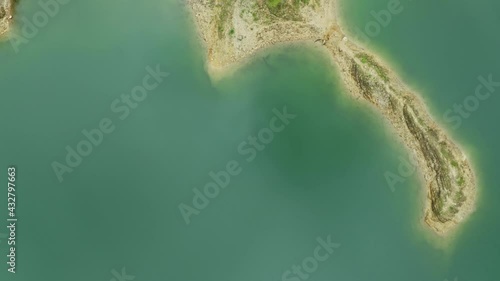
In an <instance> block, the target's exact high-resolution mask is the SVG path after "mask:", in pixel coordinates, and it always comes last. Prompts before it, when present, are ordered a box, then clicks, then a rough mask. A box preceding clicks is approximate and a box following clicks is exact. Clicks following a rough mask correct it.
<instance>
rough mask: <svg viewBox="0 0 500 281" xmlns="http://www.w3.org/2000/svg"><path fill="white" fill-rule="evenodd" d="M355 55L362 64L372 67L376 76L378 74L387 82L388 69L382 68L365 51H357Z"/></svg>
mask: <svg viewBox="0 0 500 281" xmlns="http://www.w3.org/2000/svg"><path fill="white" fill-rule="evenodd" d="M356 57H357V58H358V59H359V60H360V61H361V62H362V63H364V64H367V65H369V66H370V67H372V68H373V69H374V70H375V72H377V74H378V76H380V78H382V80H384V81H385V82H388V81H389V76H388V71H387V69H385V68H383V67H382V66H380V65H379V64H378V63H377V62H376V61H375V59H374V58H373V57H372V56H370V55H368V54H365V53H359V54H357V55H356Z"/></svg>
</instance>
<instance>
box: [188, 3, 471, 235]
mask: <svg viewBox="0 0 500 281" xmlns="http://www.w3.org/2000/svg"><path fill="white" fill-rule="evenodd" d="M186 1H187V2H186V4H187V8H188V10H189V11H190V12H191V13H192V17H193V19H194V21H195V23H196V26H197V29H198V34H199V37H200V40H201V41H202V42H203V44H204V46H205V48H206V59H207V70H208V72H209V74H210V76H211V77H212V78H213V79H217V78H218V77H221V76H223V75H225V73H227V72H228V71H229V70H231V69H235V68H237V67H239V66H241V65H242V64H243V63H244V62H246V61H248V60H249V59H251V58H252V56H253V55H255V54H256V53H257V52H258V51H259V50H262V49H265V48H268V47H272V46H276V45H277V44H284V43H292V42H306V43H307V42H309V43H311V44H316V45H318V46H319V47H320V48H321V49H323V50H324V51H326V52H327V53H328V54H329V57H330V58H331V61H332V64H335V65H336V69H337V70H339V71H340V75H341V78H342V80H343V83H344V86H345V88H346V89H347V91H348V92H349V93H350V94H351V95H352V97H353V98H354V99H356V100H359V101H363V102H366V103H368V104H369V105H371V106H372V107H373V108H374V109H375V110H376V111H378V112H379V113H380V114H381V115H382V116H384V117H385V120H386V121H387V123H388V124H389V125H390V127H391V128H392V129H393V131H394V132H395V134H396V135H398V136H399V138H400V140H401V141H402V142H403V143H404V144H405V146H406V147H407V149H408V150H409V151H410V152H411V153H412V154H413V155H414V156H415V159H417V160H416V161H417V163H418V169H419V171H420V173H421V176H422V185H423V186H424V188H425V193H426V200H425V204H424V205H425V206H424V208H425V209H424V217H423V221H424V222H425V223H426V224H427V225H428V226H429V227H430V228H431V229H432V230H434V231H435V232H436V233H437V234H439V235H441V236H446V235H448V234H449V233H451V232H452V230H454V229H456V227H457V226H458V225H459V224H461V223H462V222H463V221H465V220H466V219H467V218H468V217H469V216H470V215H471V213H472V212H473V211H474V209H475V202H476V197H477V196H476V194H477V187H476V178H475V175H474V172H473V170H472V167H471V163H470V161H469V160H468V159H467V157H466V155H465V153H464V151H463V150H462V149H461V148H460V147H459V146H458V145H457V144H456V143H455V142H454V141H453V140H451V139H450V137H449V136H448V135H447V133H446V132H445V131H444V129H443V128H441V127H440V126H439V125H438V124H437V123H436V122H435V121H434V120H433V119H432V117H431V116H430V114H429V111H428V110H427V108H426V107H425V105H424V103H423V101H422V100H421V99H420V97H419V96H418V95H417V94H416V93H414V92H413V91H412V90H411V89H409V87H408V86H406V85H405V84H404V83H403V82H402V81H401V80H400V79H399V78H398V76H397V75H396V73H394V72H393V71H392V70H391V69H390V68H389V67H388V66H387V65H386V64H385V63H384V62H383V61H382V60H381V59H379V58H378V57H377V56H376V55H375V54H373V53H372V52H370V51H369V50H366V49H364V48H363V47H362V46H361V45H360V44H359V43H357V42H355V41H353V40H351V39H350V38H349V36H348V35H347V34H345V33H344V31H343V28H342V23H341V20H340V19H341V18H340V17H339V13H338V12H339V9H338V1H337V0H186Z"/></svg>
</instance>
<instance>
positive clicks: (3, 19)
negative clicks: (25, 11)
mask: <svg viewBox="0 0 500 281" xmlns="http://www.w3.org/2000/svg"><path fill="white" fill-rule="evenodd" d="M13 2H14V1H13V0H0V37H2V36H4V35H5V34H7V32H8V31H9V29H10V25H11V23H12V18H13V16H12V13H13Z"/></svg>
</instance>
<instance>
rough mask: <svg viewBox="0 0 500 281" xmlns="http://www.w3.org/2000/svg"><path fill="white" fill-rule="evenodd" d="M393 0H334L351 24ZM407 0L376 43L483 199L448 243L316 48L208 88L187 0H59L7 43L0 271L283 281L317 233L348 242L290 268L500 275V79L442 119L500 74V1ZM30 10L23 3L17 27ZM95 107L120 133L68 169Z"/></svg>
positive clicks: (392, 275) (418, 280)
mask: <svg viewBox="0 0 500 281" xmlns="http://www.w3.org/2000/svg"><path fill="white" fill-rule="evenodd" d="M387 3H388V1H387V0H371V1H368V0H354V1H349V2H347V1H344V2H343V15H344V17H345V21H346V24H347V26H348V28H349V29H354V28H355V27H359V28H363V27H364V26H365V25H366V24H367V23H369V22H370V21H372V20H373V16H372V15H371V14H370V12H371V11H379V10H382V9H385V8H386V7H387ZM401 5H402V6H403V7H404V9H403V11H402V12H401V13H400V14H398V15H394V16H393V18H392V20H391V22H390V24H388V25H387V27H384V28H381V30H380V32H379V34H377V35H376V36H374V37H372V38H371V40H370V42H369V43H368V46H369V47H370V48H371V49H373V50H375V51H376V52H377V53H379V54H381V56H382V57H383V58H384V59H385V60H386V61H387V62H389V63H390V64H391V65H392V66H393V67H394V69H395V70H397V71H398V73H399V74H400V76H401V78H402V79H403V80H404V81H405V82H406V83H407V84H408V85H410V86H411V87H412V88H413V89H415V90H417V91H419V92H420V93H421V95H422V97H423V98H424V100H425V101H426V103H427V104H428V106H429V109H430V111H431V112H432V114H433V116H434V117H435V119H436V120H437V121H439V122H440V123H441V124H443V125H444V126H445V127H446V128H448V131H449V132H450V134H451V135H452V136H453V137H454V138H455V139H456V140H457V141H458V142H459V143H460V144H461V145H462V146H463V147H464V148H466V151H467V153H468V155H469V157H470V158H471V159H472V161H473V164H474V167H475V168H476V171H477V174H478V178H479V182H480V200H479V202H478V209H477V211H476V213H474V215H473V216H472V217H471V218H470V220H469V221H468V222H467V223H466V224H464V226H463V227H462V228H461V229H460V231H459V232H458V233H457V235H455V236H454V237H453V238H450V239H448V240H447V241H443V240H442V239H438V238H436V237H434V236H433V235H431V234H430V233H429V232H428V231H426V230H425V229H422V227H421V225H420V218H421V196H422V193H421V189H422V188H421V186H420V182H419V179H418V174H413V175H411V176H409V177H407V178H406V179H405V182H404V183H401V184H398V185H397V186H396V187H395V191H394V192H392V191H391V189H390V188H389V186H388V184H387V182H386V180H385V178H384V173H386V172H388V171H391V172H397V169H398V165H399V164H400V161H401V160H400V158H401V157H403V158H404V157H407V156H406V152H405V149H404V147H403V146H402V145H401V144H400V143H399V142H398V140H397V138H394V136H393V135H392V133H391V132H390V131H389V130H388V129H387V128H386V126H385V125H384V122H383V121H382V120H381V119H380V116H379V115H377V113H376V112H373V111H372V110H371V109H370V108H369V107H368V106H367V105H365V104H362V103H356V102H355V101H353V100H352V99H350V98H349V96H348V94H347V93H346V92H345V90H344V88H343V85H342V83H341V81H340V77H339V75H338V74H337V73H336V71H335V69H332V68H331V67H330V66H329V65H328V63H327V62H326V61H327V60H326V59H325V58H324V57H323V56H322V55H321V54H320V53H319V52H316V51H314V50H311V49H309V48H305V47H285V48H281V49H276V50H272V51H269V52H268V53H267V54H266V55H265V56H259V57H258V58H256V60H255V61H253V62H252V63H250V64H249V65H247V66H245V67H244V68H243V69H241V70H239V71H238V72H237V73H235V74H234V75H233V76H231V77H229V78H227V79H224V80H223V81H221V82H220V83H219V84H217V85H213V84H212V83H211V82H210V79H209V78H208V76H207V74H206V73H205V70H204V66H203V60H204V57H203V50H202V48H201V46H200V44H199V42H197V41H196V36H195V32H194V27H193V25H192V23H191V21H190V19H189V18H188V15H187V13H186V12H185V11H184V10H183V9H182V8H181V7H180V5H179V1H164V0H152V1H147V2H144V3H142V2H141V3H132V2H128V1H125V2H124V1H118V0H110V1H106V2H102V1H96V0H89V1H70V2H69V3H68V4H66V5H64V6H61V7H60V11H59V12H58V13H57V14H56V15H55V16H54V17H51V18H50V19H49V22H48V23H47V25H46V26H44V27H43V28H40V30H38V31H37V32H36V34H35V36H34V37H33V38H31V39H29V42H27V43H25V44H21V45H19V46H18V47H19V49H18V52H17V53H16V52H15V51H14V49H13V47H12V46H11V44H10V43H9V42H8V41H7V42H2V43H0V89H1V90H0V91H1V97H2V102H0V114H1V118H0V128H2V129H3V134H2V141H1V142H0V159H1V160H0V161H1V163H2V165H1V167H2V169H5V170H7V167H8V166H9V165H15V166H16V167H17V180H16V183H17V187H18V189H17V191H16V196H17V209H16V212H17V216H18V222H17V229H16V230H17V236H16V239H17V240H16V241H17V244H16V246H17V252H16V257H17V260H16V261H17V264H16V271H17V273H16V274H15V275H13V274H11V273H8V272H7V265H6V262H7V257H6V255H7V254H8V253H7V250H8V245H7V241H6V239H5V237H4V236H2V235H1V234H6V233H7V230H6V228H5V227H3V226H2V227H1V228H0V261H2V263H3V264H4V269H2V270H1V271H0V280H2V281H3V280H20V281H31V280H43V281H45V280H46V281H63V280H71V281H84V280H85V281H87V280H93V281H101V280H102V281H110V280H113V278H114V280H115V281H121V280H119V279H120V278H118V277H117V276H116V275H117V274H118V275H120V272H121V271H122V268H125V271H126V273H127V278H128V279H123V276H122V279H123V280H124V281H125V280H127V281H130V280H137V281H140V280H148V281H153V280H178V281H198V280H199V281H273V280H276V281H278V280H284V279H283V274H284V273H285V272H286V271H287V270H293V269H292V268H293V266H294V265H301V264H302V262H303V261H304V260H305V259H307V257H310V256H312V255H313V252H314V251H315V249H316V247H317V246H318V245H319V244H318V243H319V242H318V239H323V240H327V237H328V236H330V237H331V240H332V241H333V242H335V243H336V244H340V247H338V248H336V249H335V250H334V251H333V253H331V254H330V255H329V256H328V258H327V259H326V260H325V261H321V262H319V263H318V265H317V268H315V269H314V270H313V271H312V272H311V273H308V276H307V278H306V277H304V278H299V277H297V276H296V279H289V280H292V281H298V280H306V279H307V280H313V281H331V280H342V281H361V280H376V281H396V280H397V281H400V280H404V281H423V280H425V281H444V280H446V279H447V280H449V281H455V280H457V281H458V280H460V281H467V280H474V281H495V280H498V278H499V277H498V276H500V269H499V267H498V265H499V264H500V240H499V239H498V237H500V219H499V218H498V213H499V211H500V207H499V205H498V203H497V202H498V200H499V199H500V185H499V183H498V179H497V178H498V176H497V175H498V174H497V173H498V163H497V162H498V161H497V158H498V156H499V155H500V147H499V146H498V143H500V131H499V130H498V124H497V123H498V120H499V117H500V111H498V107H499V105H500V88H498V89H497V90H496V92H493V93H492V95H491V97H489V98H488V99H487V100H485V101H481V103H480V104H479V107H478V108H477V110H475V111H473V112H470V116H469V117H468V118H463V119H462V123H461V125H460V126H459V127H458V128H454V126H452V125H453V124H452V123H450V122H449V121H447V118H446V117H445V112H447V110H449V109H453V106H454V104H460V103H463V102H464V100H465V99H466V98H467V97H469V96H471V95H473V94H474V90H475V88H476V86H477V85H478V84H479V81H478V77H479V76H483V77H488V75H492V77H493V80H495V81H500V56H498V50H499V49H500V48H499V47H500V34H499V33H498V30H499V27H500V16H499V13H498V11H499V10H500V2H497V1H493V0H479V1H475V2H473V3H471V2H470V1H465V0H460V1H410V0H405V1H403V0H402V1H401ZM40 9H41V7H40V6H39V4H38V3H37V2H28V1H21V3H20V5H19V8H18V14H17V16H16V23H17V25H16V29H17V30H18V32H19V29H21V28H22V27H23V22H22V18H28V19H31V18H32V17H33V16H34V15H35V14H36V13H37V12H38V11H40ZM264 58H265V59H264ZM157 65H160V67H161V70H162V71H164V72H168V73H169V74H170V75H169V76H168V77H167V78H165V79H164V81H162V82H161V83H160V84H159V85H158V87H156V88H154V89H153V90H151V91H150V92H149V93H148V94H147V97H146V98H144V100H142V101H141V102H140V103H138V104H137V105H135V108H132V109H129V110H130V112H129V115H128V116H127V117H126V118H124V119H123V120H122V119H120V116H121V113H117V112H116V110H113V109H112V108H111V105H112V104H113V102H114V101H115V100H116V99H119V98H120V96H121V95H122V94H128V93H130V91H131V89H132V88H134V87H135V86H137V85H140V84H142V81H143V78H144V77H145V76H146V75H147V74H148V71H147V70H146V67H147V66H150V67H152V68H156V66H157ZM120 105H122V106H123V105H124V103H123V102H122V103H120ZM284 107H286V109H287V111H288V112H289V113H291V114H293V115H295V116H296V117H295V118H294V119H292V120H290V122H289V124H287V125H286V126H285V127H284V129H283V130H282V131H281V132H277V133H275V134H274V137H273V139H272V141H270V142H269V143H268V144H266V145H265V147H264V148H263V149H262V150H261V151H257V152H256V153H255V158H254V159H252V160H251V161H248V160H247V159H248V157H249V155H248V154H241V153H240V152H238V147H239V146H240V145H241V143H242V142H244V141H247V142H248V136H255V135H257V134H258V133H259V132H261V131H262V129H265V128H267V127H269V122H270V120H272V119H273V116H275V113H274V112H273V110H275V109H277V110H279V111H282V110H283V108H284ZM106 118H107V119H109V120H111V122H112V125H113V126H114V131H112V132H110V133H109V134H104V135H103V139H102V142H101V143H100V144H99V145H98V146H95V147H94V148H93V150H92V152H91V153H90V154H89V155H88V156H86V157H83V158H82V160H81V163H80V164H78V165H77V166H76V167H75V168H74V169H73V171H72V172H70V173H65V174H64V175H63V181H62V182H60V181H59V180H58V177H57V176H56V174H55V173H54V170H53V167H52V166H51V165H52V163H53V162H54V161H57V162H60V163H65V157H66V154H67V152H66V147H67V146H69V147H71V148H73V149H76V147H77V145H78V143H79V142H81V141H82V140H85V139H86V138H85V136H84V135H83V134H82V130H89V131H90V130H92V129H95V128H98V127H99V124H100V122H101V120H103V119H106ZM107 119H106V120H107ZM231 161H236V162H237V163H238V164H239V166H238V167H239V168H240V173H239V174H238V175H235V176H233V177H231V178H230V183H229V184H228V186H227V187H226V188H224V189H222V190H221V191H220V193H219V195H218V196H217V197H215V198H213V199H210V201H209V205H208V206H207V207H206V208H204V209H202V210H201V211H200V212H199V214H198V215H193V216H191V217H190V219H191V221H190V224H189V225H186V223H185V221H184V219H183V216H182V215H181V212H180V211H179V204H181V203H184V204H189V205H191V206H192V205H193V204H192V202H191V201H192V199H193V196H194V193H193V189H194V188H197V189H199V190H201V189H203V187H204V186H205V185H206V184H207V183H209V182H210V181H211V180H212V179H211V177H210V175H209V173H210V172H211V171H213V172H216V173H217V172H219V171H222V170H224V169H225V168H226V166H227V164H228V163H230V162H231ZM6 182H7V180H5V181H4V183H5V189H4V190H5V191H2V192H1V193H0V194H1V195H0V196H1V197H0V198H3V199H2V200H1V202H0V214H2V218H7V200H6V199H5V197H6V193H7V191H6V189H7V186H6V185H7V184H6ZM3 223H5V224H7V223H6V221H5V219H4V222H2V224H3ZM131 276H134V277H131ZM290 276H291V275H290Z"/></svg>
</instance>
